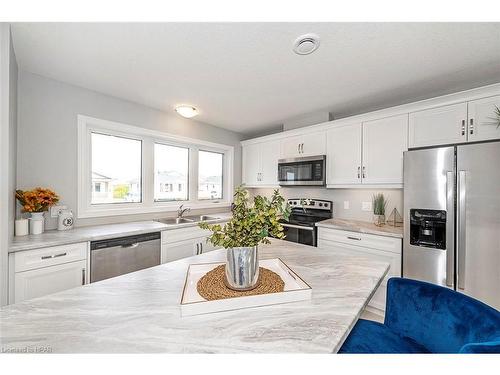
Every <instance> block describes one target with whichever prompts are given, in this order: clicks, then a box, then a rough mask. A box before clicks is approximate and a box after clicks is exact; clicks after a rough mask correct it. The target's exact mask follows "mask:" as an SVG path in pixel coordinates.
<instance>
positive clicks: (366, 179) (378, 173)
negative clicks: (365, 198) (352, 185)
mask: <svg viewBox="0 0 500 375" xmlns="http://www.w3.org/2000/svg"><path fill="white" fill-rule="evenodd" d="M407 139H408V115H406V114H405V115H401V116H393V117H388V118H383V119H380V120H375V121H368V122H365V123H363V166H362V181H363V183H364V184H402V183H403V152H404V151H406V149H407V147H406V145H407Z"/></svg>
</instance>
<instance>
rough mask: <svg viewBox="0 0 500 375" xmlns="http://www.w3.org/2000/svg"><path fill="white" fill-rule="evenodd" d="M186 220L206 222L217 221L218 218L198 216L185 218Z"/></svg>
mask: <svg viewBox="0 0 500 375" xmlns="http://www.w3.org/2000/svg"><path fill="white" fill-rule="evenodd" d="M186 219H189V220H192V221H207V220H217V219H219V218H218V217H215V216H208V215H199V216H186Z"/></svg>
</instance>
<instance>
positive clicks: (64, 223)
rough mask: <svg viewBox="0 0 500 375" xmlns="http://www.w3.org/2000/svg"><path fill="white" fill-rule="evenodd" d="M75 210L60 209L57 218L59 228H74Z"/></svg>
mask: <svg viewBox="0 0 500 375" xmlns="http://www.w3.org/2000/svg"><path fill="white" fill-rule="evenodd" d="M73 224H74V219H73V211H71V210H60V211H59V215H58V219H57V230H68V229H71V228H73Z"/></svg>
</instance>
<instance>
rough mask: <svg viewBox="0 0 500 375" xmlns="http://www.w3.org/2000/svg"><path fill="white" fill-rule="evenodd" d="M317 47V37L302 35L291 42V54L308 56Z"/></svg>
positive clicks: (314, 35)
mask: <svg viewBox="0 0 500 375" xmlns="http://www.w3.org/2000/svg"><path fill="white" fill-rule="evenodd" d="M318 47H319V36H317V35H316V34H304V35H301V36H299V37H298V38H297V39H295V42H293V52H295V53H296V54H297V55H309V54H311V53H313V52H314V51H316V50H317V49H318Z"/></svg>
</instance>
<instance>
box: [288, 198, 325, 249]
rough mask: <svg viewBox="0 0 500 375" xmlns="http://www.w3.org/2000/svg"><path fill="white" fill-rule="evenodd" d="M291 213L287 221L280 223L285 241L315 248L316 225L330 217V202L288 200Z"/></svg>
mask: <svg viewBox="0 0 500 375" xmlns="http://www.w3.org/2000/svg"><path fill="white" fill-rule="evenodd" d="M288 204H289V205H290V206H291V207H292V213H291V215H290V218H289V220H288V221H282V222H281V225H283V227H284V228H285V234H286V238H285V240H287V241H291V242H297V243H301V244H304V245H310V246H317V244H318V241H317V238H318V236H317V232H318V229H317V228H316V225H315V224H316V223H317V222H319V221H323V220H326V219H330V218H331V217H332V212H333V209H332V202H331V201H324V200H320V199H289V200H288Z"/></svg>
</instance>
